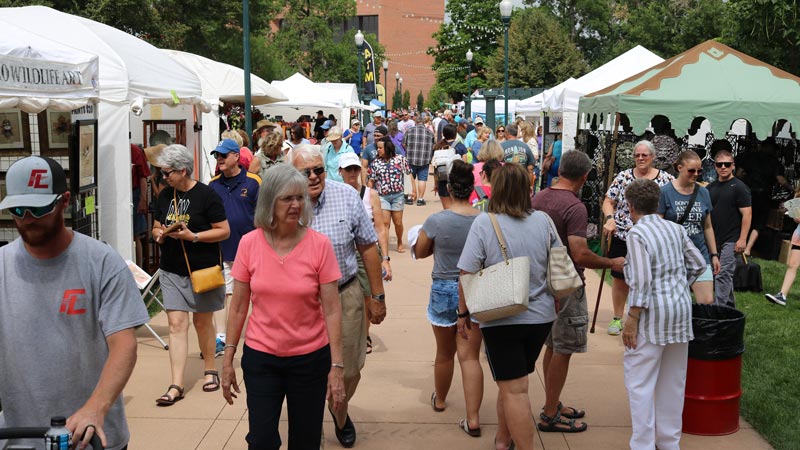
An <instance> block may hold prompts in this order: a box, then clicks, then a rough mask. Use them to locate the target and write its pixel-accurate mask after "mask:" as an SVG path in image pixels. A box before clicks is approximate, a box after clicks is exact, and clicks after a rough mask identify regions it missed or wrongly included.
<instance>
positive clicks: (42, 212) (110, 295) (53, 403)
mask: <svg viewBox="0 0 800 450" xmlns="http://www.w3.org/2000/svg"><path fill="white" fill-rule="evenodd" d="M6 186H7V193H8V195H6V197H5V198H3V200H2V202H0V209H7V210H8V211H9V212H10V213H11V215H12V216H13V217H14V225H15V226H16V228H17V230H18V231H19V234H20V236H21V237H20V239H16V240H15V241H13V242H11V243H10V244H8V245H6V246H4V247H1V248H0V265H1V267H2V268H3V269H2V270H0V310H2V314H0V379H2V380H3V382H2V383H0V399H2V402H3V415H4V418H5V421H6V426H10V427H20V426H28V427H46V426H48V425H49V424H50V417H52V416H64V417H67V425H66V426H67V429H69V430H70V432H72V434H73V436H74V438H73V439H74V440H75V441H77V440H78V439H82V441H83V442H88V440H89V439H90V438H91V436H92V435H93V434H94V433H96V434H97V435H98V436H99V437H100V439H101V441H102V443H103V446H104V447H105V448H106V449H111V450H119V449H122V448H125V447H126V446H127V444H128V440H129V437H130V435H129V432H128V427H127V424H126V421H125V412H124V409H123V404H122V396H121V393H122V389H123V387H124V386H125V384H126V383H127V381H128V378H129V377H130V375H131V372H132V371H133V366H134V364H135V363H136V345H137V343H136V336H135V334H134V327H137V326H139V325H142V324H144V323H146V322H147V320H148V315H147V310H146V309H145V307H144V302H142V299H141V296H140V294H139V290H138V289H137V288H136V284H135V282H134V281H133V277H132V275H131V273H130V270H129V269H128V267H127V265H126V264H125V262H124V261H123V260H122V258H120V256H119V255H118V254H117V253H116V252H114V250H113V249H112V248H111V247H109V246H107V245H105V244H103V243H101V242H99V241H96V240H94V239H91V238H89V237H87V236H84V235H82V234H79V233H75V232H73V231H72V230H69V229H67V228H66V227H65V226H64V210H65V209H66V208H67V207H68V206H69V204H70V192H68V191H67V190H66V177H65V176H64V171H63V169H62V168H61V167H60V166H59V165H58V163H56V162H55V161H53V160H52V159H50V158H42V157H38V156H31V157H27V158H23V159H21V160H19V161H17V162H15V163H14V164H13V165H12V166H11V167H10V168H9V170H8V173H7V175H6ZM14 443H17V444H24V445H34V446H35V448H39V447H40V446H41V442H35V441H30V440H29V441H27V442H22V441H19V442H14Z"/></svg>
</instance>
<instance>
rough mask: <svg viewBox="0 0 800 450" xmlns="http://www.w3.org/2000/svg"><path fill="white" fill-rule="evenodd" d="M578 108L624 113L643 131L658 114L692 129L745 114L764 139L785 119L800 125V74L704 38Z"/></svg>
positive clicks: (724, 122) (715, 125)
mask: <svg viewBox="0 0 800 450" xmlns="http://www.w3.org/2000/svg"><path fill="white" fill-rule="evenodd" d="M580 112H581V113H588V114H598V115H604V114H614V113H617V112H619V113H620V114H625V115H626V116H627V117H628V119H629V120H630V123H631V126H632V127H633V129H634V130H639V131H643V130H644V129H645V128H647V126H648V123H649V122H650V120H651V119H652V118H653V116H656V115H663V116H666V117H668V118H669V119H670V122H671V123H672V126H673V128H675V129H689V128H691V124H692V121H693V120H694V119H695V118H697V117H704V118H706V119H708V121H709V122H710V123H711V127H712V130H714V129H716V130H717V132H719V131H720V128H722V129H723V130H724V131H723V132H725V131H728V130H729V129H730V126H731V124H732V123H733V122H734V121H735V120H736V119H740V118H744V119H747V120H748V121H749V122H750V124H751V125H752V127H753V131H754V132H755V133H756V135H757V136H759V137H760V138H762V139H763V138H765V137H767V136H769V135H770V134H771V132H772V126H773V124H774V123H775V122H776V121H777V120H779V119H786V120H788V121H789V122H791V123H792V124H797V125H800V78H799V77H796V76H794V75H792V74H790V73H788V72H785V71H783V70H780V69H778V68H776V67H774V66H771V65H769V64H766V63H764V62H762V61H759V60H757V59H755V58H753V57H751V56H748V55H746V54H744V53H741V52H739V51H737V50H734V49H732V48H730V47H728V46H726V45H724V44H720V43H719V42H716V41H706V42H703V43H702V44H700V45H697V46H695V47H693V48H691V49H689V50H687V51H685V52H683V53H681V54H679V55H677V56H674V57H672V58H670V59H668V60H666V61H664V62H662V63H661V64H658V65H656V66H653V67H651V68H650V69H647V70H645V71H643V72H640V73H639V74H637V75H634V76H632V77H630V78H627V79H625V80H622V81H620V82H619V83H616V84H613V85H611V86H609V87H607V88H605V89H602V90H600V91H597V92H594V93H591V94H589V95H586V96H585V97H583V98H581V100H580Z"/></svg>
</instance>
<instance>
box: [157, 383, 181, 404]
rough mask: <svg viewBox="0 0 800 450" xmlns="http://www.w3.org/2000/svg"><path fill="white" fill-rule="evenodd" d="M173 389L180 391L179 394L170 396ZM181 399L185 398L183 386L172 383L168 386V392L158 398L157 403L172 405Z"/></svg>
mask: <svg viewBox="0 0 800 450" xmlns="http://www.w3.org/2000/svg"><path fill="white" fill-rule="evenodd" d="M172 389H175V390H176V391H178V395H177V396H175V397H170V396H169V391H171V390H172ZM180 400H183V388H182V387H180V386H178V385H177V384H170V385H169V387H168V388H167V392H164V395H162V396H161V397H158V398H157V399H156V404H157V405H158V406H172V405H174V404H175V402H177V401H180Z"/></svg>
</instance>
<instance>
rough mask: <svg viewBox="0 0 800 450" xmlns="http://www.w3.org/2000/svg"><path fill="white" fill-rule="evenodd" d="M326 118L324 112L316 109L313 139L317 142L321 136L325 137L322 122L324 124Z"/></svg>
mask: <svg viewBox="0 0 800 450" xmlns="http://www.w3.org/2000/svg"><path fill="white" fill-rule="evenodd" d="M326 120H328V119H327V118H326V117H325V113H324V112H322V110H321V109H320V110H319V111H317V118H316V119H314V139H316V140H317V142H319V141H321V140H322V138H324V137H325V132H324V131H323V130H322V124H324V123H325V121H326Z"/></svg>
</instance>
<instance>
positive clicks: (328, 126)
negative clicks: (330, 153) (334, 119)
mask: <svg viewBox="0 0 800 450" xmlns="http://www.w3.org/2000/svg"><path fill="white" fill-rule="evenodd" d="M332 126H333V124H331V121H330V120H326V121H325V123H323V124H322V126H321V127H320V128H322V129H323V130H327V129H328V128H330V127H332Z"/></svg>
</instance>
